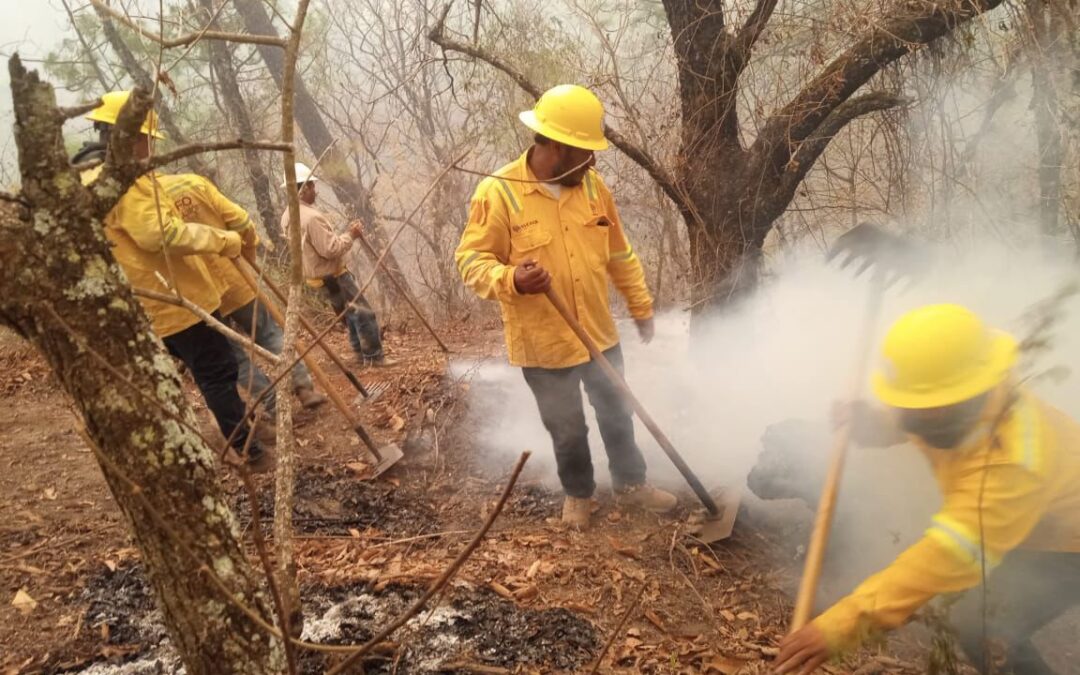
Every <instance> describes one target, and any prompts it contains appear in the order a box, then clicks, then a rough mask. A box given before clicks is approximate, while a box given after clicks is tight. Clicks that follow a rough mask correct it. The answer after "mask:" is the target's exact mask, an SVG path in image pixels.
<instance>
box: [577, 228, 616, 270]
mask: <svg viewBox="0 0 1080 675" xmlns="http://www.w3.org/2000/svg"><path fill="white" fill-rule="evenodd" d="M610 228H611V221H609V220H608V219H607V217H606V216H594V217H592V218H590V219H589V220H587V221H585V225H584V226H583V230H584V231H583V232H582V241H583V243H584V246H585V259H586V260H588V261H589V265H590V266H591V267H592V268H593V269H600V268H603V267H606V266H607V264H608V261H609V260H610V259H611V244H610V238H609V237H610Z"/></svg>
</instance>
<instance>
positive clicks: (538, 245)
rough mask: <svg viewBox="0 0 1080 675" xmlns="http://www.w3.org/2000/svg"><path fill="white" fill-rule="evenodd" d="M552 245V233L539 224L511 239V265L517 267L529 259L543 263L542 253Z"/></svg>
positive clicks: (516, 234)
mask: <svg viewBox="0 0 1080 675" xmlns="http://www.w3.org/2000/svg"><path fill="white" fill-rule="evenodd" d="M550 243H551V233H550V232H548V231H547V230H546V229H544V228H543V226H541V225H540V224H539V223H538V224H536V225H534V226H533V227H530V228H528V229H526V230H523V231H521V232H517V233H515V234H514V235H513V236H511V237H510V264H511V265H517V264H519V263H521V262H524V261H525V260H528V259H529V258H532V259H533V260H536V261H537V262H540V263H542V262H543V261H542V260H540V253H541V252H542V251H541V249H543V248H544V247H545V246H547V245H548V244H550Z"/></svg>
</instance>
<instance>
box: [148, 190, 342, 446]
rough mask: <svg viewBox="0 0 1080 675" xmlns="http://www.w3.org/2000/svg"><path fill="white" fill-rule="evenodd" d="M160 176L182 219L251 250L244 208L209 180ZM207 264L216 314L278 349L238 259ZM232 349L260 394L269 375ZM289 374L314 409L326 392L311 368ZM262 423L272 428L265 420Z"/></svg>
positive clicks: (274, 329) (268, 406)
mask: <svg viewBox="0 0 1080 675" xmlns="http://www.w3.org/2000/svg"><path fill="white" fill-rule="evenodd" d="M158 181H159V182H160V183H161V185H162V186H164V188H165V191H166V193H167V194H168V198H169V201H171V202H172V203H173V206H175V207H176V210H177V212H178V213H179V214H180V215H181V217H183V219H184V220H185V221H188V222H194V223H204V224H206V225H211V226H213V227H216V228H218V229H221V230H229V231H230V232H236V233H238V234H240V236H241V237H243V239H244V242H245V245H246V248H247V250H249V251H254V250H255V246H256V244H257V243H258V235H257V234H256V233H255V226H254V224H253V223H252V222H251V218H250V216H248V213H247V211H245V210H244V209H243V208H241V207H240V206H239V205H237V204H236V203H234V202H233V201H232V200H230V199H229V198H228V197H226V196H225V195H223V194H221V191H220V190H218V188H217V186H216V185H214V184H213V183H212V182H211V181H209V180H208V179H206V178H203V177H202V176H199V175H196V174H191V173H185V174H171V175H159V176H158ZM206 263H207V266H208V267H209V270H210V274H211V275H212V276H213V277H214V281H215V282H216V283H217V285H218V287H219V290H220V291H221V306H220V307H219V308H218V313H220V314H221V316H222V318H224V319H225V321H226V323H228V324H230V325H232V327H233V328H235V329H236V330H237V332H239V333H240V334H241V335H251V336H254V338H255V344H257V345H259V346H260V347H263V348H265V349H267V350H269V351H270V352H272V353H274V354H280V353H281V350H282V348H283V346H284V336H283V335H282V332H281V326H279V325H278V324H277V322H276V321H274V319H273V317H271V316H270V312H269V311H268V310H267V309H266V305H264V304H262V303H257V302H255V290H254V289H252V288H251V286H250V285H249V284H248V283H247V281H246V280H245V279H244V277H243V275H242V274H241V273H240V272H239V270H237V269H236V263H235V262H234V261H233V260H230V259H228V258H226V257H224V256H217V257H213V256H210V257H207V258H206ZM233 354H234V355H235V356H236V362H237V364H238V366H239V368H238V373H239V376H238V381H239V384H240V387H241V388H244V389H247V390H248V393H249V395H250V398H252V399H255V398H258V397H259V396H260V395H261V394H262V393H263V391H264V390H266V389H267V388H268V387H269V386H270V378H269V377H267V376H266V373H264V372H263V371H262V370H261V369H260V368H259V367H258V366H257V365H255V364H253V363H252V362H251V359H250V358H248V355H247V351H246V350H245V349H244V348H243V347H241V346H240V345H238V344H233ZM290 374H291V376H292V385H293V390H294V391H295V392H296V397H297V399H299V401H300V403H301V405H303V406H304V407H305V408H314V407H317V406H320V405H322V404H323V403H325V402H326V397H325V396H324V395H322V394H320V393H318V392H316V391H315V389H314V387H313V385H312V383H311V373H309V372H308V369H307V367H306V366H305V365H304V364H303V362H300V363H297V364H296V365H295V366H293V369H292V371H291V373H290ZM275 404H276V397H275V394H274V391H273V389H271V390H270V391H269V392H267V394H266V398H265V410H266V412H267V414H268V415H270V416H272V415H273V413H274V408H275ZM265 428H267V429H272V428H273V427H271V426H269V425H267V426H266V427H265Z"/></svg>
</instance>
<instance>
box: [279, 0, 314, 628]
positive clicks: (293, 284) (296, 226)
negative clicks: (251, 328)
mask: <svg viewBox="0 0 1080 675" xmlns="http://www.w3.org/2000/svg"><path fill="white" fill-rule="evenodd" d="M307 8H308V0H300V5H299V7H298V8H297V11H296V18H295V19H294V20H293V26H292V32H291V34H290V35H289V41H288V44H287V46H286V48H285V53H284V55H281V56H282V58H281V73H282V76H283V77H282V79H281V82H280V84H281V92H282V96H281V139H282V140H283V141H284V142H286V143H289V144H290V145H292V144H293V135H294V131H293V126H294V125H293V112H294V108H293V105H294V103H295V92H296V89H295V86H296V84H297V83H298V80H297V79H296V60H297V57H298V55H299V53H300V36H301V32H302V29H303V25H304V20H305V19H306V17H307ZM275 54H277V52H275ZM295 161H296V155H295V153H294V151H292V150H289V151H288V152H286V153H285V154H284V155H283V156H282V162H283V167H282V168H283V169H284V171H283V173H284V174H285V184H286V192H285V194H286V199H287V208H288V213H289V222H288V227H287V228H286V231H285V233H284V234H285V237H286V241H287V243H288V246H289V304H288V307H287V308H286V310H285V326H284V328H285V340H284V342H285V344H284V349H283V350H282V352H281V354H282V357H283V358H282V363H285V364H288V363H291V362H292V361H293V360H294V355H295V353H296V337H297V335H298V334H299V331H300V312H301V307H302V305H303V290H302V289H303V287H304V267H303V261H302V254H301V235H300V194H299V192H298V191H297V189H296V165H295ZM291 382H292V378H290V377H281V378H280V379H279V381H278V385H277V401H278V407H277V427H278V430H279V431H280V432H281V436H280V438H279V441H280V443H279V446H278V462H277V474H276V476H275V482H274V547H275V551H276V557H277V575H276V576H277V580H278V586H279V588H280V589H281V595H282V601H283V602H284V604H285V607H286V611H287V612H288V616H289V618H288V621H289V626H288V631H289V633H290V634H291V635H295V636H299V635H300V633H302V632H303V629H304V614H303V611H302V608H301V604H300V603H301V599H300V585H299V581H298V579H297V575H296V571H297V570H296V553H295V550H294V546H293V541H294V538H293V520H292V517H293V514H292V511H293V501H294V495H293V488H294V483H295V480H296V443H295V439H294V438H293V421H292V396H291V395H292V392H291V391H290V389H291Z"/></svg>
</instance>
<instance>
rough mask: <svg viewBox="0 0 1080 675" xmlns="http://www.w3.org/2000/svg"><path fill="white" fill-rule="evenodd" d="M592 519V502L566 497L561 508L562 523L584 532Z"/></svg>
mask: <svg viewBox="0 0 1080 675" xmlns="http://www.w3.org/2000/svg"><path fill="white" fill-rule="evenodd" d="M591 517H592V500H591V499H581V498H580V497H570V496H567V497H566V501H564V502H563V507H562V521H563V523H565V524H566V525H569V526H570V527H576V528H578V529H579V530H584V529H585V528H586V527H588V526H589V518H591Z"/></svg>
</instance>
